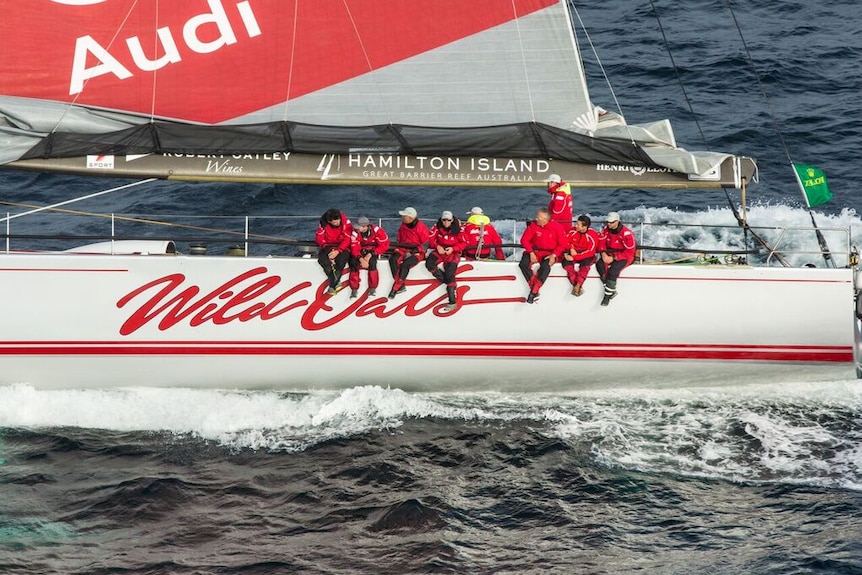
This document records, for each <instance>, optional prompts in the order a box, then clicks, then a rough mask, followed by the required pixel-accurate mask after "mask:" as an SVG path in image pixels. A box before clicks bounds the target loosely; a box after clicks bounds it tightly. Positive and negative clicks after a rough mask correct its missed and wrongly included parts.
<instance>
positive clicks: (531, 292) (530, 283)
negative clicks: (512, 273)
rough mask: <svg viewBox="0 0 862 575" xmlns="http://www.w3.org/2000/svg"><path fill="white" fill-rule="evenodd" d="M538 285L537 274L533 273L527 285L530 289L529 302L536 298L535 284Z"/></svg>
mask: <svg viewBox="0 0 862 575" xmlns="http://www.w3.org/2000/svg"><path fill="white" fill-rule="evenodd" d="M534 285H536V274H533V275H532V276H531V277H530V279H529V280H528V281H527V287H528V288H529V289H530V292H529V293H528V294H527V303H533V300H535V299H536V298H535V297H534V296H533V286H534Z"/></svg>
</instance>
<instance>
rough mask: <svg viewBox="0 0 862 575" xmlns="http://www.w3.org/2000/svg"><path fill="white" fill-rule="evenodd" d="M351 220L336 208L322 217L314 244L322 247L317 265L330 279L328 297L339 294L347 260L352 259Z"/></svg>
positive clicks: (327, 211) (329, 210)
mask: <svg viewBox="0 0 862 575" xmlns="http://www.w3.org/2000/svg"><path fill="white" fill-rule="evenodd" d="M352 231H353V228H351V226H350V220H348V219H347V217H346V216H345V215H344V214H343V213H341V212H340V211H338V210H336V209H335V208H330V209H328V210H326V212H324V214H323V215H322V216H321V217H320V222H319V223H318V226H317V233H316V234H314V242H315V243H316V244H317V245H318V247H320V251H319V252H318V254H317V263H319V264H320V267H322V268H323V272H324V273H325V274H326V277H327V278H328V279H329V290H327V292H326V295H335V294H337V293H338V289H339V288H338V283H339V282H340V281H341V274H342V272H343V271H344V266H345V265H347V260H348V259H349V258H350V249H349V248H350V234H351V233H352Z"/></svg>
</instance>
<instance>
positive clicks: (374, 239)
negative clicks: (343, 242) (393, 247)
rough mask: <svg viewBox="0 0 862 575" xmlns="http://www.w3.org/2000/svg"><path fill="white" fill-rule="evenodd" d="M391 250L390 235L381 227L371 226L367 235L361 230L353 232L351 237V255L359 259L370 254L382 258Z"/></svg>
mask: <svg viewBox="0 0 862 575" xmlns="http://www.w3.org/2000/svg"><path fill="white" fill-rule="evenodd" d="M388 249H389V234H387V233H386V230H384V229H383V228H381V227H380V226H376V225H374V224H371V225H370V226H368V230H367V231H366V234H365V235H362V234H361V233H360V232H359V230H353V234H351V236H350V253H351V254H353V256H354V257H357V258H358V257H359V256H361V255H364V254H366V253H368V252H371V253H372V254H374V255H376V256H382V255H383V253H384V252H385V251H386V250H388Z"/></svg>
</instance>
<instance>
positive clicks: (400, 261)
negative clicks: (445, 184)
mask: <svg viewBox="0 0 862 575" xmlns="http://www.w3.org/2000/svg"><path fill="white" fill-rule="evenodd" d="M398 215H400V216H401V226H400V227H399V228H398V236H397V237H396V247H395V253H393V254H392V255H391V256H390V257H389V268H390V269H391V270H392V280H393V284H392V290H391V291H390V292H389V299H393V298H394V297H395V296H396V295H397V294H400V293H404V292H405V291H407V288H406V287H405V286H404V283H405V282H406V281H407V274H409V273H410V268H412V267H413V266H415V265H416V264H418V263H419V262H421V261H422V260H423V259H425V250H426V249H427V246H428V236H429V231H428V226H426V225H425V224H424V223H422V220H420V219H419V214H418V212H417V211H416V208H404V209H403V210H401V211H400V212H398Z"/></svg>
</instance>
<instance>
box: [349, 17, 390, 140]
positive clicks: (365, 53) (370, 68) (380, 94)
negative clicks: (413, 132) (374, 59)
mask: <svg viewBox="0 0 862 575" xmlns="http://www.w3.org/2000/svg"><path fill="white" fill-rule="evenodd" d="M342 3H343V4H344V9H345V10H346V11H347V17H348V18H350V25H351V26H353V32H354V33H355V34H356V40H358V41H359V47H360V48H361V49H362V55H363V56H364V57H365V63H366V64H368V71H369V72H373V71H374V67H373V66H372V65H371V58H370V57H369V56H368V50H366V49H365V43H364V42H363V41H362V36H361V35H360V34H359V27H358V26H357V25H356V20H355V19H354V18H353V13H352V12H351V11H350V6H348V5H347V0H342ZM372 82H373V83H374V88H375V89H376V90H377V96H378V97H379V98H380V103H381V104H383V112H384V113H385V114H386V120H387V123H388V124H389V125H390V126H391V125H392V116H391V115H390V114H389V106H387V105H386V99H385V98H384V97H383V92H381V91H380V86H379V85H378V83H377V80H376V79H372ZM368 112H369V115H370V113H371V110H368Z"/></svg>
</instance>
